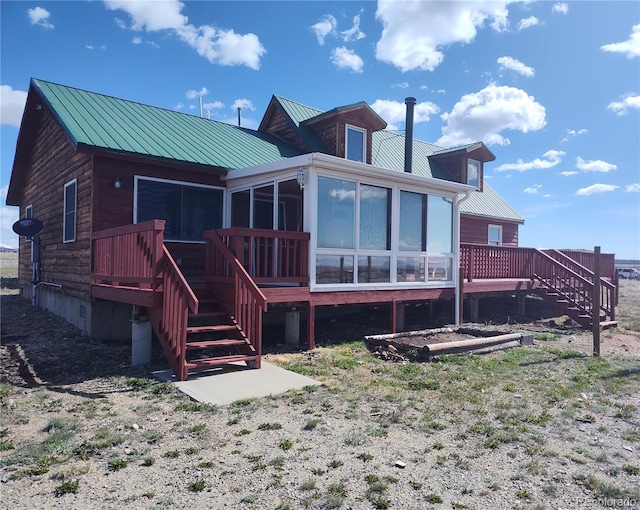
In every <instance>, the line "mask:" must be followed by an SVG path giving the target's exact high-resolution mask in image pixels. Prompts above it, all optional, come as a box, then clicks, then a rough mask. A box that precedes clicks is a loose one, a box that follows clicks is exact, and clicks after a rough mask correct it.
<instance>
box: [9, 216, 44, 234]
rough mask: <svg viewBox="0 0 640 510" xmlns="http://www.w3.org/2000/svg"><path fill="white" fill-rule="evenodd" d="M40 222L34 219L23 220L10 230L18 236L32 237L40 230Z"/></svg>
mask: <svg viewBox="0 0 640 510" xmlns="http://www.w3.org/2000/svg"><path fill="white" fill-rule="evenodd" d="M42 226H43V225H42V222H41V221H40V220H38V219H36V218H23V219H21V220H18V221H16V222H15V223H14V224H13V226H12V227H11V228H13V231H14V232H15V233H16V234H18V235H19V236H25V237H33V236H34V235H36V234H37V233H38V232H40V231H41V230H42Z"/></svg>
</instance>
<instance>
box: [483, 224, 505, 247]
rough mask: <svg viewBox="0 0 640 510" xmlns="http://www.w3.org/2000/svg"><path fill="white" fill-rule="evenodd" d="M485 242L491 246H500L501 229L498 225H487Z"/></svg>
mask: <svg viewBox="0 0 640 510" xmlns="http://www.w3.org/2000/svg"><path fill="white" fill-rule="evenodd" d="M487 242H488V244H490V245H492V246H502V227H501V226H500V225H489V235H488V239H487Z"/></svg>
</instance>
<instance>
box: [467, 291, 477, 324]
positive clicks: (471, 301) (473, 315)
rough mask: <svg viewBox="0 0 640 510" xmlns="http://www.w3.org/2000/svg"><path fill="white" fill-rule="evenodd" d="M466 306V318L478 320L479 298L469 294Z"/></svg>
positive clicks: (472, 320) (473, 320)
mask: <svg viewBox="0 0 640 510" xmlns="http://www.w3.org/2000/svg"><path fill="white" fill-rule="evenodd" d="M467 306H468V307H469V313H468V314H467V315H468V319H469V320H470V321H471V322H478V317H479V309H480V298H477V297H472V296H470V297H469V298H468V300H467Z"/></svg>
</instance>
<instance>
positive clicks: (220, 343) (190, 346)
mask: <svg viewBox="0 0 640 510" xmlns="http://www.w3.org/2000/svg"><path fill="white" fill-rule="evenodd" d="M232 345H249V344H248V343H247V341H246V340H244V339H238V338H222V339H220V340H204V341H201V342H187V350H188V351H189V350H194V349H210V348H211V347H229V346H232Z"/></svg>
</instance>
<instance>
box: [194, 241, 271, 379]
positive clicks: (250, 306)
mask: <svg viewBox="0 0 640 510" xmlns="http://www.w3.org/2000/svg"><path fill="white" fill-rule="evenodd" d="M204 238H205V240H206V243H207V244H206V246H207V258H206V262H205V278H206V279H207V280H208V281H216V280H217V279H218V278H217V277H224V279H225V281H229V280H230V283H232V288H233V295H232V296H229V295H228V293H226V292H224V289H222V288H220V289H216V290H217V291H218V292H217V293H218V295H219V297H220V299H221V300H223V301H224V302H225V304H226V305H227V306H228V307H230V308H232V309H233V316H234V318H235V320H236V322H237V323H238V326H240V329H241V330H242V332H243V333H244V335H245V336H246V338H247V340H248V342H249V343H250V344H251V345H252V346H253V348H254V349H255V351H256V355H257V368H259V367H260V357H261V355H262V312H265V311H266V310H267V298H266V297H265V295H264V294H263V293H262V291H261V290H260V289H259V288H258V286H257V285H256V283H255V282H254V281H253V279H252V278H251V276H249V273H247V271H246V270H245V268H244V267H243V266H242V264H241V263H240V261H239V260H238V259H237V258H236V256H235V255H234V254H233V252H232V251H231V250H230V249H229V248H227V245H226V244H225V243H224V241H223V240H222V238H221V237H220V236H219V235H218V233H217V232H216V231H215V230H208V231H206V232H205V233H204Z"/></svg>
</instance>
